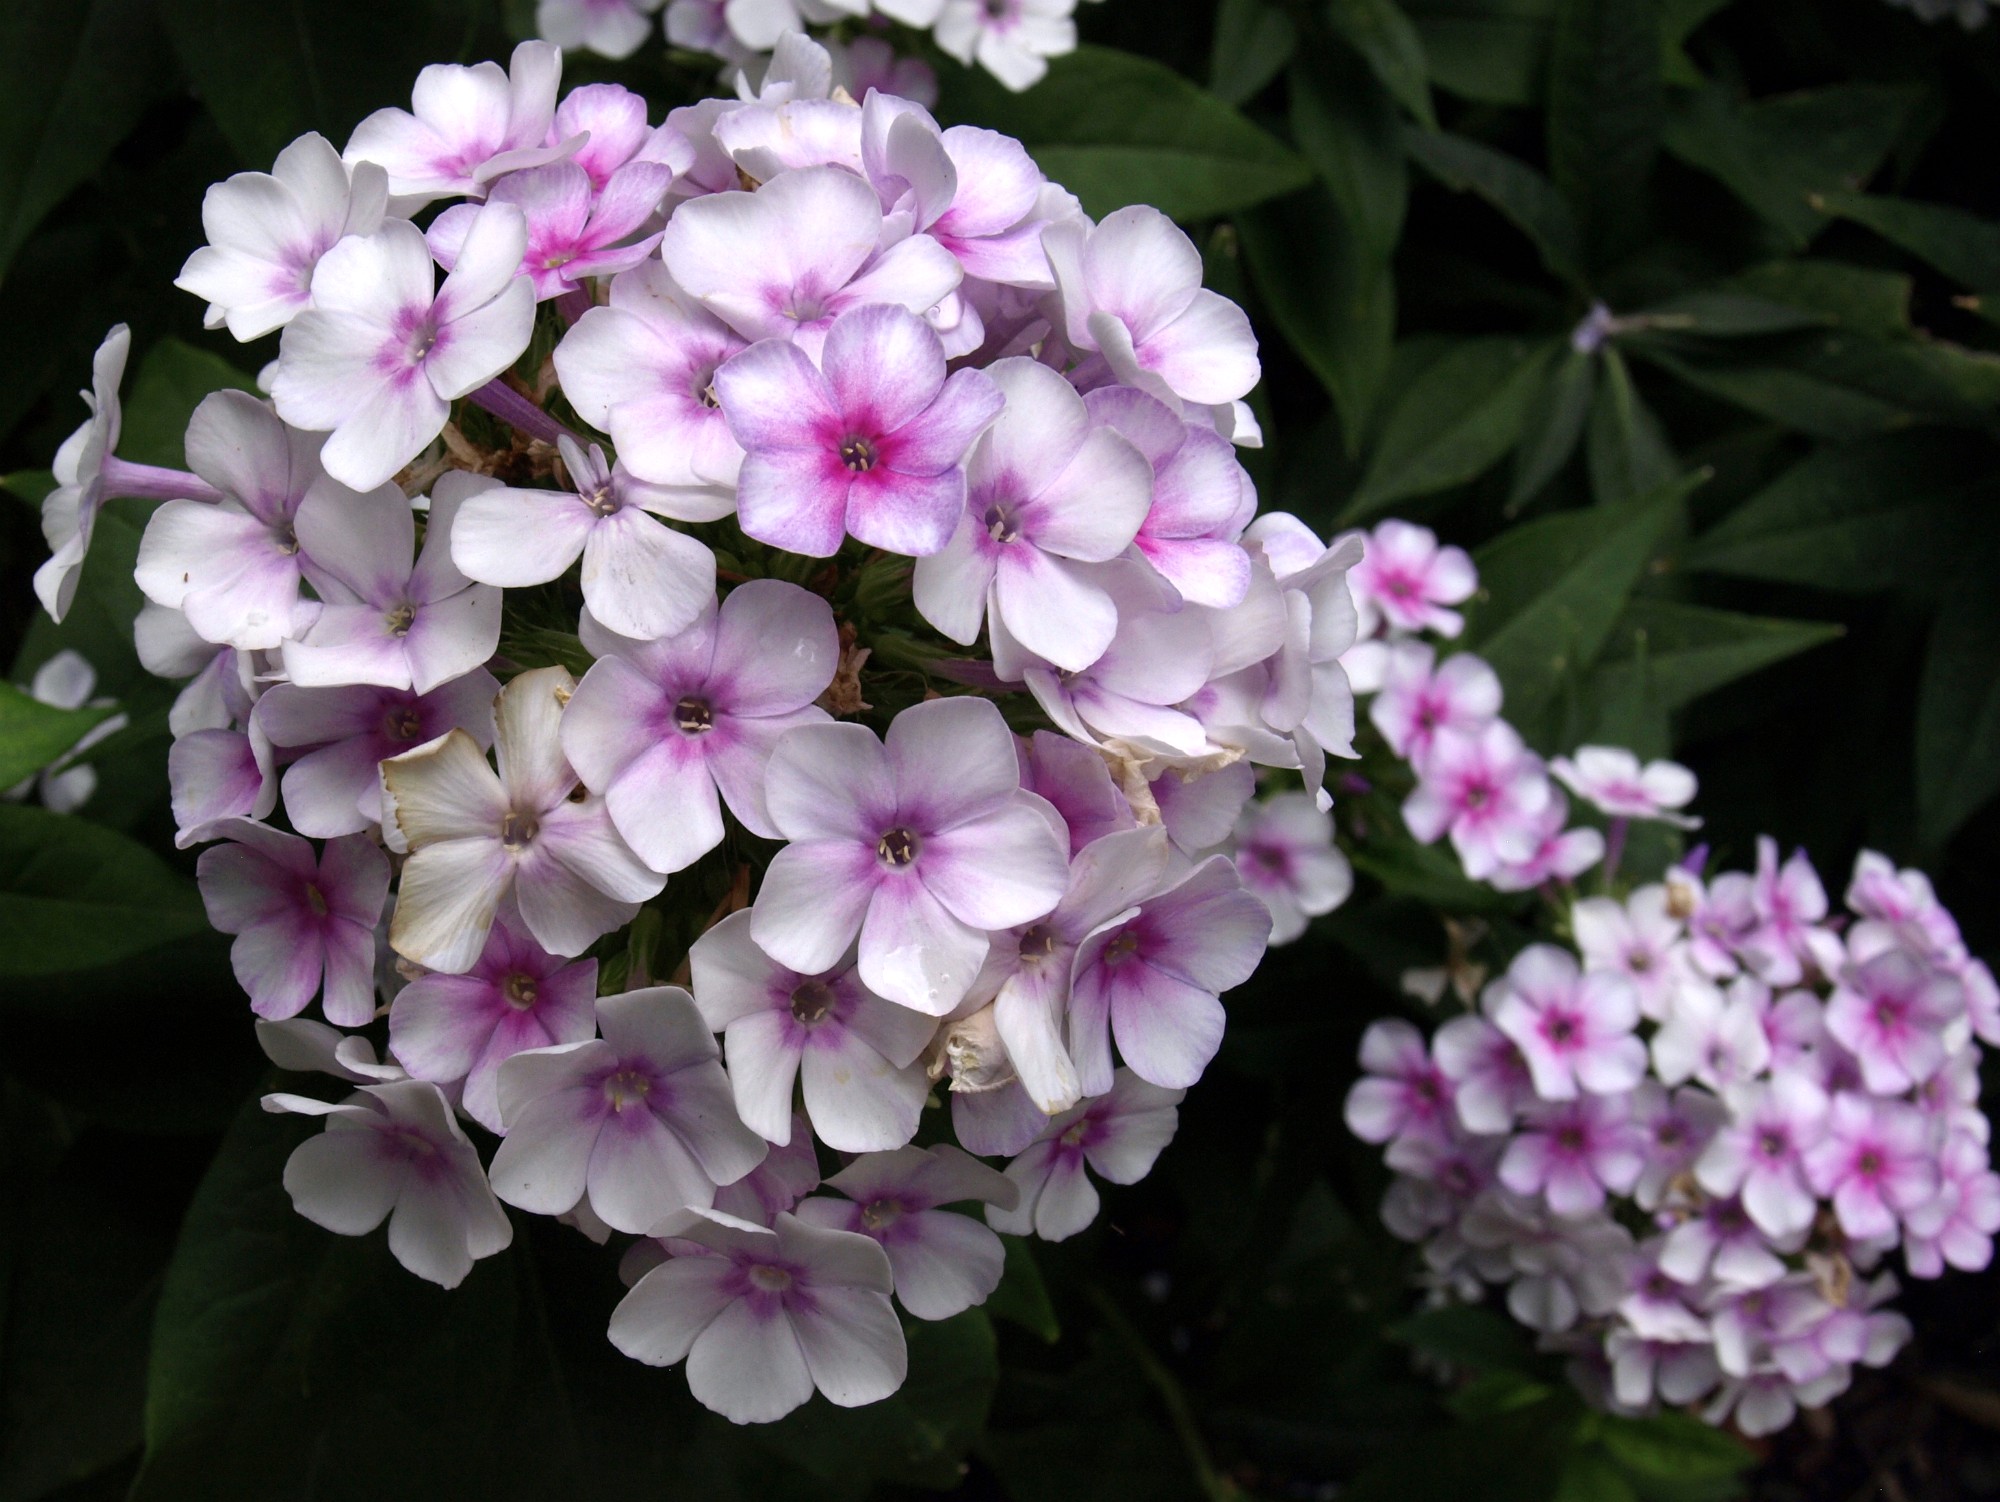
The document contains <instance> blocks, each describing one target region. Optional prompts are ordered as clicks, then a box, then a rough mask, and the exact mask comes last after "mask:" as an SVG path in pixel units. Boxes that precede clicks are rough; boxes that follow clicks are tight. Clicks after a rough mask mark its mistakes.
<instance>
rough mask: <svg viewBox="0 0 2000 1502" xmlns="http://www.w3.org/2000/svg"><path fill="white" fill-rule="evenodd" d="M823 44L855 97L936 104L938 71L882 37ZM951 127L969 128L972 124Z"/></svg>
mask: <svg viewBox="0 0 2000 1502" xmlns="http://www.w3.org/2000/svg"><path fill="white" fill-rule="evenodd" d="M696 3H699V0H696ZM825 45H826V49H827V51H828V52H829V53H830V54H831V55H832V58H833V73H834V81H835V82H836V83H838V84H839V85H840V86H841V87H842V88H844V89H846V90H847V92H848V93H850V94H852V95H853V96H854V97H855V98H856V99H866V98H867V97H868V94H869V91H870V90H871V89H872V90H875V91H877V92H880V93H883V94H893V95H895V96H896V97H897V98H898V99H908V100H910V101H911V102H912V103H915V104H921V105H923V106H924V107H925V108H926V109H929V108H931V107H932V106H934V105H935V104H936V103H937V99H938V80H937V73H936V71H935V70H934V69H933V68H932V67H931V65H930V64H929V63H927V62H925V61H924V60H923V59H922V58H920V57H900V56H898V55H897V53H896V49H895V48H894V47H892V46H891V45H890V44H889V43H888V42H887V41H886V40H884V39H883V38H881V37H872V36H858V37H856V38H854V40H852V41H851V42H848V43H847V44H846V45H845V46H843V45H841V44H840V43H838V42H833V41H828V42H827V43H826V44H825ZM952 128H953V129H954V130H969V129H971V128H972V127H970V126H953V127H952ZM1010 144H1011V143H1010ZM1035 251H1036V254H1038V255H1039V254H1040V253H1041V246H1040V245H1039V244H1037V245H1036V247H1035ZM977 274H979V273H975V275H977Z"/></svg>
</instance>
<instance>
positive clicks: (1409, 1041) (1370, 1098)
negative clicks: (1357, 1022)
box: [1345, 1017, 1456, 1142]
mask: <svg viewBox="0 0 2000 1502" xmlns="http://www.w3.org/2000/svg"><path fill="white" fill-rule="evenodd" d="M1361 1067H1362V1069H1363V1070H1364V1071H1366V1072H1365V1073H1364V1074H1363V1076H1362V1077H1361V1078H1360V1079H1358V1080H1356V1081H1355V1082H1354V1085H1353V1087H1352V1088H1351V1089H1349V1090H1348V1092H1347V1105H1346V1108H1345V1116H1346V1120H1347V1128H1348V1130H1349V1131H1351V1132H1353V1133H1354V1135H1355V1136H1357V1137H1359V1138H1360V1139H1361V1140H1362V1141H1363V1142H1389V1141H1392V1140H1396V1139H1401V1138H1408V1137H1420V1138H1424V1139H1427V1140H1435V1141H1440V1142H1442V1141H1444V1140H1446V1139H1448V1138H1449V1137H1450V1136H1451V1134H1452V1123H1453V1121H1454V1120H1455V1119H1456V1113H1455V1111H1454V1097H1455V1095H1456V1087H1455V1086H1454V1085H1453V1083H1452V1080H1451V1077H1450V1076H1449V1075H1447V1074H1446V1073H1445V1072H1444V1070H1443V1069H1442V1068H1440V1067H1439V1066H1438V1064H1437V1063H1435V1062H1434V1061H1433V1060H1432V1058H1431V1055H1430V1051H1429V1050H1428V1049H1427V1048H1425V1047H1424V1038H1423V1034H1421V1033H1419V1032H1418V1031H1417V1030H1416V1028H1415V1027H1413V1026H1412V1025H1411V1024H1409V1023H1407V1022H1405V1021H1403V1020H1402V1019H1401V1018H1396V1017H1391V1018H1385V1019H1383V1020H1382V1021H1379V1022H1372V1023H1370V1024H1369V1025H1368V1031H1366V1032H1365V1033H1363V1034H1362V1035H1361Z"/></svg>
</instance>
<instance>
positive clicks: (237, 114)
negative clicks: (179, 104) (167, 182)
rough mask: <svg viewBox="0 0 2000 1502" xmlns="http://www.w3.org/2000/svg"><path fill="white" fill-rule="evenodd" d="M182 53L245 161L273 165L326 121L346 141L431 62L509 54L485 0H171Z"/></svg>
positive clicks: (169, 18)
mask: <svg viewBox="0 0 2000 1502" xmlns="http://www.w3.org/2000/svg"><path fill="white" fill-rule="evenodd" d="M159 9H160V12H161V15H162V17H163V19H164V20H165V21H166V25H167V31H168V33H169V35H170V36H171V37H172V39H173V50H174V52H175V53H176V54H178V56H179V58H180V61H181V65H182V66H183V67H185V68H186V69H187V72H188V76H189V78H191V79H192V80H193V81H194V85H195V90H196V92H197V93H198V94H200V96H201V98H202V102H203V103H204V104H206V105H207V106H208V110H209V113H210V114H212V115H213V116H214V117H215V121H216V124H218V125H219V126H221V127H222V133H223V134H224V135H225V136H227V137H228V138H229V144H230V145H231V146H233V147H234V148H235V150H236V153H237V155H238V157H239V158H240V159H241V161H242V163H243V165H244V166H246V167H250V168H254V169H256V170H257V171H260V172H262V171H268V170H269V169H270V166H271V163H272V161H273V160H274V159H275V158H276V157H277V154H278V153H279V151H281V150H282V149H283V148H284V147H285V146H286V145H287V144H288V143H289V142H291V141H292V140H294V139H296V138H297V137H299V136H301V135H304V134H305V133H306V132H307V131H309V130H316V131H318V132H319V133H320V134H322V135H324V136H326V137H327V138H328V139H330V140H331V141H333V142H334V143H335V145H339V144H341V143H344V142H345V141H346V140H347V137H348V133H349V132H350V131H352V130H353V128H354V126H355V125H356V124H358V123H359V122H360V120H361V117H362V116H363V115H365V114H367V113H368V112H369V111H371V110H373V109H377V108H380V107H382V106H385V105H401V104H404V103H405V100H406V98H407V95H408V92H409V86H410V80H411V79H413V78H414V77H415V76H416V73H417V70H418V69H419V68H421V67H423V66H424V65H425V64H427V63H435V62H451V61H460V60H463V61H471V60H472V58H470V57H467V56H466V55H465V54H466V53H467V52H468V49H469V48H470V47H471V46H473V45H475V44H476V45H478V46H479V49H480V50H479V55H481V56H498V57H499V58H500V59H501V61H502V63H503V64H504V62H505V60H506V55H505V53H504V52H503V51H501V50H500V47H499V43H500V40H501V39H500V37H499V36H497V35H493V36H490V37H488V36H482V35H480V33H479V28H480V24H481V22H482V21H485V20H486V19H487V13H488V10H489V7H488V6H487V5H486V4H484V3H481V0H403V3H400V4H397V5H392V6H367V5H360V6H357V5H348V4H343V3H341V0H287V3H285V4H282V5H276V4H272V3H270V0H160V6H159Z"/></svg>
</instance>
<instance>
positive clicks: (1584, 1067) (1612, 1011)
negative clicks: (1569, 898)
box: [1489, 944, 1646, 1101]
mask: <svg viewBox="0 0 2000 1502" xmlns="http://www.w3.org/2000/svg"><path fill="white" fill-rule="evenodd" d="M1494 993H1495V999H1494V1001H1493V1003H1492V1005H1491V1007H1490V1008H1489V1010H1490V1012H1491V1015H1492V1018H1493V1023H1494V1026H1496V1027H1498V1028H1499V1029H1500V1031H1501V1032H1503V1033H1505V1034H1506V1035H1507V1036H1508V1037H1509V1038H1511V1039H1513V1041H1514V1044H1515V1046H1516V1047H1518V1048H1519V1049H1520V1050H1521V1055H1522V1057H1523V1058H1525V1059H1526V1060H1527V1061H1528V1069H1529V1072H1530V1073H1531V1074H1532V1075H1533V1076H1534V1081H1535V1093H1536V1094H1537V1095H1539V1096H1540V1097H1541V1098H1542V1099H1543V1100H1552V1101H1554V1100H1572V1099H1574V1098H1575V1097H1576V1096H1577V1095H1578V1094H1580V1093H1588V1094H1592V1095H1622V1094H1624V1093H1625V1092H1627V1091H1629V1090H1631V1089H1632V1087H1633V1086H1634V1085H1636V1084H1638V1083H1639V1080H1640V1077H1641V1076H1642V1075H1644V1074H1645V1072H1646V1045H1645V1044H1644V1043H1643V1042H1641V1041H1640V1039H1639V1038H1638V1037H1637V1036H1636V1035H1635V1034H1634V1032H1633V1029H1635V1028H1636V1027H1637V1026H1638V1025H1639V995H1638V992H1637V991H1636V990H1635V989H1634V988H1633V986H1632V983H1631V982H1630V981H1628V980H1627V979H1625V977H1624V976H1622V975H1619V974H1617V973H1616V972H1614V971H1608V970H1590V971H1584V970H1580V969H1579V968H1578V966H1577V963H1576V961H1575V959H1574V958H1572V957H1571V955H1570V954H1569V952H1568V951H1567V950H1563V949H1559V948H1557V947H1556V946H1555V945H1553V944H1531V945H1529V946H1528V947H1527V948H1526V949H1524V950H1522V951H1521V953H1520V954H1519V955H1517V956H1516V957H1515V959H1514V963H1513V964H1511V965H1509V966H1508V967H1507V974H1506V976H1505V977H1504V978H1503V979H1501V980H1499V981H1496V982H1495V983H1494Z"/></svg>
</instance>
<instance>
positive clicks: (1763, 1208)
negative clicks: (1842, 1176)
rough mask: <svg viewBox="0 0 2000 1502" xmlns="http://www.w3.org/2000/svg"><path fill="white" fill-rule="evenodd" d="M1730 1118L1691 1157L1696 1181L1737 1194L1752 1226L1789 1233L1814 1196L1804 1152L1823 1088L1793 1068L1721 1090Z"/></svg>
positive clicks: (1809, 1211) (1819, 1113)
mask: <svg viewBox="0 0 2000 1502" xmlns="http://www.w3.org/2000/svg"><path fill="white" fill-rule="evenodd" d="M1728 1101H1729V1106H1730V1114H1731V1120H1730V1122H1729V1124H1728V1125H1727V1126H1725V1127H1724V1128H1723V1129H1722V1130H1721V1131H1720V1132H1718V1133H1717V1134H1716V1137H1715V1140H1714V1141H1713V1142H1711V1143H1709V1145H1708V1147H1707V1149H1706V1150H1705V1151H1704V1152H1703V1153H1702V1155H1701V1157H1700V1158H1699V1159H1697V1160H1696V1162H1695V1166H1694V1174H1695V1178H1696V1180H1697V1181H1698V1182H1699V1183H1700V1184H1701V1187H1702V1188H1703V1189H1706V1190H1707V1191H1708V1192H1709V1193H1710V1194H1737V1193H1739V1192H1740V1193H1741V1195H1742V1197H1743V1208H1744V1209H1745V1210H1747V1211H1748V1212H1749V1214H1750V1218H1751V1219H1752V1220H1753V1221H1755V1222H1756V1223H1757V1228H1758V1229H1759V1230H1761V1231H1763V1232H1765V1233H1766V1234H1767V1235H1770V1236H1774V1237H1789V1236H1796V1235H1798V1234H1799V1233H1800V1232H1802V1231H1804V1230H1805V1229H1806V1227H1808V1226H1809V1225H1811V1224H1812V1217H1813V1210H1814V1208H1815V1204H1816V1202H1815V1201H1814V1199H1813V1194H1812V1190H1811V1188H1810V1187H1809V1186H1808V1184H1807V1182H1806V1172H1805V1154H1806V1153H1807V1152H1808V1151H1809V1150H1810V1149H1811V1148H1812V1147H1813V1146H1814V1145H1815V1144H1816V1143H1818V1142H1819V1141H1820V1140H1821V1135H1822V1133H1823V1132H1824V1131H1825V1126H1826V1113H1827V1100H1826V1093H1825V1092H1824V1091H1823V1090H1821V1089H1820V1088H1819V1086H1817V1085H1815V1084H1814V1083H1813V1082H1812V1081H1811V1080H1809V1079H1806V1078H1804V1077H1802V1076H1800V1075H1797V1074H1781V1075H1779V1076H1778V1077H1777V1078H1776V1079H1773V1080H1771V1081H1769V1082H1768V1083H1764V1084H1757V1085H1739V1086H1736V1087H1734V1088H1733V1089H1732V1090H1731V1091H1730V1092H1729V1095H1728Z"/></svg>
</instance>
